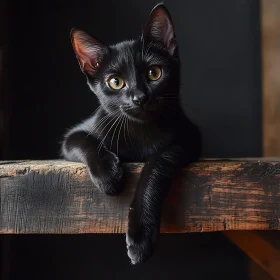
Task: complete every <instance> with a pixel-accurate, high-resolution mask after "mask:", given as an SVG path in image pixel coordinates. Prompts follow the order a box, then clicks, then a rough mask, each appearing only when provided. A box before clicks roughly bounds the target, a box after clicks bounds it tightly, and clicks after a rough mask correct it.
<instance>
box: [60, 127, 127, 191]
mask: <svg viewBox="0 0 280 280" xmlns="http://www.w3.org/2000/svg"><path fill="white" fill-rule="evenodd" d="M62 154H63V156H64V158H66V159H67V160H71V161H79V162H82V163H84V164H86V166H87V169H88V172H89V175H90V177H91V179H92V181H93V183H94V185H95V186H96V187H98V189H99V190H100V191H102V192H104V193H106V194H109V195H117V194H119V193H120V191H121V190H122V186H123V184H122V178H123V167H122V165H121V162H120V160H119V158H118V157H117V155H115V154H114V153H112V152H111V151H109V150H108V149H106V147H104V146H100V141H99V140H98V139H97V138H95V137H94V136H92V135H89V134H88V132H86V131H74V132H72V133H71V132H70V133H69V134H68V135H67V136H66V138H65V140H64V142H63V145H62Z"/></svg>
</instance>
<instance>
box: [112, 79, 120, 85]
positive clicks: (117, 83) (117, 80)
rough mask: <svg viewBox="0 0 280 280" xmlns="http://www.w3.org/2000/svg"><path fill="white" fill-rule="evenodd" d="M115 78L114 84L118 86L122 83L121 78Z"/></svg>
mask: <svg viewBox="0 0 280 280" xmlns="http://www.w3.org/2000/svg"><path fill="white" fill-rule="evenodd" d="M113 80H114V81H113V82H114V84H115V85H116V86H117V87H118V86H119V85H120V80H119V79H117V78H114V79H113Z"/></svg>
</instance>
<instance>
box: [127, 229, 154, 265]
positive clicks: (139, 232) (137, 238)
mask: <svg viewBox="0 0 280 280" xmlns="http://www.w3.org/2000/svg"><path fill="white" fill-rule="evenodd" d="M158 234H159V229H158V227H155V226H147V225H146V226H144V225H138V226H137V229H135V228H132V227H128V231H127V233H126V247H127V255H128V257H129V258H130V261H131V263H132V264H139V263H143V262H145V261H146V260H147V259H148V258H149V257H150V256H151V255H152V254H153V252H154V249H155V245H156V241H157V237H158Z"/></svg>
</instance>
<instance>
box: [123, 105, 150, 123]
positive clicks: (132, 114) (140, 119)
mask: <svg viewBox="0 0 280 280" xmlns="http://www.w3.org/2000/svg"><path fill="white" fill-rule="evenodd" d="M120 110H121V112H122V113H123V114H124V115H125V116H127V117H128V119H129V120H131V121H133V122H137V123H141V124H144V123H146V122H148V118H147V116H146V113H145V111H143V110H136V109H135V110H131V109H130V110H127V109H124V107H123V106H120Z"/></svg>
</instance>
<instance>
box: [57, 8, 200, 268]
mask: <svg viewBox="0 0 280 280" xmlns="http://www.w3.org/2000/svg"><path fill="white" fill-rule="evenodd" d="M71 37H72V44H73V47H74V51H75V53H76V56H77V58H78V61H79V64H80V67H81V70H82V71H83V73H84V74H85V75H86V77H87V83H88V85H89V87H90V88H91V90H92V91H93V92H94V93H95V94H96V96H97V98H98V100H99V102H100V107H99V108H98V110H97V111H96V113H95V114H94V115H93V116H91V117H90V118H89V119H87V120H86V121H84V122H82V123H81V124H79V125H77V126H76V127H75V128H73V129H72V130H71V131H70V132H68V133H67V135H66V136H65V140H64V142H63V146H62V153H63V156H64V157H65V158H66V159H67V160H72V161H81V162H83V163H85V164H86V166H87V169H88V172H89V174H90V177H91V179H92V181H93V183H94V185H95V186H97V187H98V188H99V190H100V191H102V192H104V193H106V194H109V195H117V194H119V193H120V191H121V190H122V177H123V168H122V164H121V163H122V162H139V161H145V166H144V169H143V171H142V173H141V176H140V180H139V182H138V186H137V190H136V194H135V198H134V200H133V202H132V203H131V207H130V210H129V217H128V219H129V222H128V230H127V234H126V243H127V250H128V256H129V258H130V259H131V262H132V263H133V264H136V263H140V262H143V261H145V260H146V259H147V258H148V257H149V256H150V255H151V254H152V252H153V250H154V247H155V244H156V241H157V238H158V236H159V232H160V218H161V208H162V202H163V199H164V197H165V196H166V193H167V191H168V188H169V186H170V185H171V181H172V179H173V178H174V176H175V175H176V173H177V172H178V171H179V170H180V168H181V167H182V166H184V165H186V164H188V163H190V162H192V161H195V160H197V159H198V157H199V153H200V149H201V137H200V133H199V130H198V128H197V127H196V126H195V125H194V124H192V123H191V122H190V120H189V119H188V118H187V117H186V116H185V115H184V113H183V111H182V109H181V106H180V100H179V88H180V60H179V56H178V46H177V41H176V37H175V33H174V27H173V23H172V20H171V17H170V15H169V13H168V11H167V9H166V8H165V6H164V5H163V4H159V5H157V6H156V7H155V8H154V9H153V10H152V12H151V14H150V17H149V20H148V23H147V25H146V27H145V29H144V31H143V34H142V36H141V38H139V39H138V40H131V41H124V42H121V43H118V44H116V45H113V46H106V45H105V44H103V43H101V42H100V41H99V40H97V39H95V38H92V37H90V36H89V35H87V34H86V33H85V32H83V31H81V30H76V29H75V30H72V33H71Z"/></svg>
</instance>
